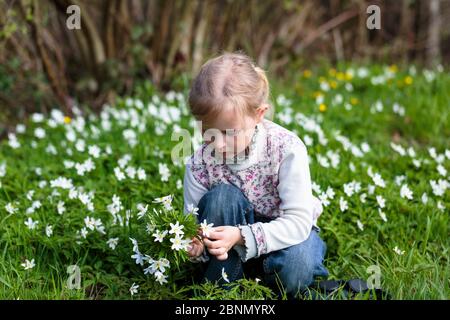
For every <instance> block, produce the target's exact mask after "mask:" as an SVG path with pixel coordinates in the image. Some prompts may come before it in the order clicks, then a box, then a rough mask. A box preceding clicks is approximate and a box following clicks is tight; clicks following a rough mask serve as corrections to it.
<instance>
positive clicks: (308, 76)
mask: <svg viewBox="0 0 450 320" xmlns="http://www.w3.org/2000/svg"><path fill="white" fill-rule="evenodd" d="M303 76H304V77H305V78H310V77H311V76H312V72H311V70H308V69H306V70H305V71H303Z"/></svg>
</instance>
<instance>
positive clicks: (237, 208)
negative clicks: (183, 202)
mask: <svg viewBox="0 0 450 320" xmlns="http://www.w3.org/2000/svg"><path fill="white" fill-rule="evenodd" d="M198 208H199V211H198V214H199V215H198V218H199V220H200V221H203V219H206V221H208V223H214V226H215V227H217V226H236V225H238V224H241V225H245V224H252V223H255V222H258V221H261V222H268V221H270V220H266V219H264V218H258V217H255V215H254V211H253V205H252V204H251V203H250V202H249V200H248V199H247V197H246V196H245V195H244V194H243V193H242V191H241V190H240V189H239V188H237V187H235V186H234V185H231V184H218V185H216V186H215V187H213V188H212V189H211V190H209V191H208V192H207V193H205V194H204V195H203V197H202V198H201V199H200V201H199V204H198ZM319 232H320V229H318V228H317V227H314V226H313V229H312V230H311V233H310V235H309V237H308V239H307V240H305V241H303V242H301V243H299V244H297V245H293V246H290V247H287V248H285V249H282V250H278V251H273V252H269V253H267V254H264V255H261V256H260V257H259V258H258V259H259V260H262V266H263V270H264V281H265V283H267V284H268V285H269V286H273V287H276V283H277V282H280V281H281V284H282V286H283V288H284V290H286V292H287V293H288V294H293V295H295V294H296V293H297V292H298V291H302V290H304V289H306V287H308V286H309V285H311V284H312V283H313V282H314V278H315V277H316V276H322V277H328V271H327V269H326V268H325V267H324V266H323V264H322V263H323V259H324V256H325V252H326V249H327V247H326V244H325V242H324V241H323V240H322V239H321V238H320V236H319V234H318V233H319ZM208 255H209V258H210V259H209V261H208V262H207V265H206V267H205V274H204V279H205V280H209V281H213V282H214V281H218V282H219V283H220V284H224V281H223V279H222V268H225V271H226V272H227V275H228V279H229V280H230V282H232V281H235V280H238V279H241V278H242V277H243V273H244V268H243V264H244V263H243V262H242V260H241V259H240V257H239V255H238V253H237V252H236V251H235V250H234V249H231V250H230V251H228V259H227V260H222V261H221V260H218V259H217V258H216V257H215V256H213V255H211V254H209V252H208ZM250 260H251V259H250ZM247 262H248V261H247ZM247 262H246V263H247ZM277 279H278V280H277Z"/></svg>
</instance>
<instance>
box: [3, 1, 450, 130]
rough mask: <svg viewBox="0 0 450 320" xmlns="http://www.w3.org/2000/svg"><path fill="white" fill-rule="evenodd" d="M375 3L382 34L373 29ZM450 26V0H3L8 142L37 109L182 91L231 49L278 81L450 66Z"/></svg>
mask: <svg viewBox="0 0 450 320" xmlns="http://www.w3.org/2000/svg"><path fill="white" fill-rule="evenodd" d="M372 4H375V5H378V6H379V7H380V8H381V29H380V30H369V29H368V28H367V27H366V20H367V18H368V16H369V15H368V13H367V12H366V9H367V7H368V6H369V5H372ZM70 5H78V6H79V7H80V9H81V29H80V30H69V29H68V28H67V26H66V20H67V18H68V17H69V14H68V13H67V8H68V7H69V6H70ZM449 19H450V1H449V0H398V1H388V0H378V1H366V0H320V1H318V0H301V1H300V0H282V1H280V0H248V1H244V0H214V1H213V0H190V1H182V0H148V1H144V0H96V1H88V0H0V135H1V136H2V137H3V136H5V135H6V133H7V130H8V128H9V127H10V126H12V125H13V124H14V123H15V122H16V121H17V120H18V119H22V118H23V117H25V116H26V115H27V114H29V113H31V112H44V113H45V112H46V111H47V110H49V109H51V108H54V107H59V108H61V109H62V110H63V111H64V112H65V113H66V114H68V115H70V114H71V109H72V107H73V106H74V105H78V104H80V102H83V104H85V105H87V106H88V107H89V108H92V109H93V110H100V109H101V107H102V106H103V105H104V104H105V103H112V102H113V101H114V99H115V97H116V96H118V95H125V94H131V93H132V92H133V88H135V87H136V84H137V83H139V82H143V81H150V82H151V83H152V85H153V86H155V87H156V88H158V89H160V90H163V91H165V90H169V89H179V88H180V87H181V86H182V85H184V86H186V83H187V81H188V80H189V77H191V76H192V75H193V74H195V72H196V71H198V69H199V67H200V66H201V64H202V63H203V62H204V61H205V60H206V59H208V58H209V57H211V56H214V55H216V54H218V53H220V52H221V51H223V50H227V51H235V50H243V51H244V52H245V53H247V54H248V55H250V56H252V57H254V59H255V61H256V62H257V63H258V64H259V65H260V66H262V67H263V68H265V69H266V70H268V71H269V72H270V76H271V77H277V78H283V77H285V76H287V75H289V74H292V73H295V72H296V71H298V70H299V69H300V68H302V67H303V66H305V65H306V66H309V67H310V68H311V64H312V63H323V62H326V63H327V64H336V63H339V62H340V61H356V62H358V63H369V62H382V63H389V64H391V63H397V64H408V63H412V62H413V63H415V64H418V65H426V66H432V65H434V64H437V63H446V62H448V61H449V58H450V29H449V28H447V27H446V25H447V22H446V21H448V20H449ZM181 75H183V76H181ZM180 79H181V81H180Z"/></svg>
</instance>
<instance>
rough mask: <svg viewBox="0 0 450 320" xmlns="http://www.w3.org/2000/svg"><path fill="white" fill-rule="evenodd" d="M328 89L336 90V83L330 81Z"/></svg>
mask: <svg viewBox="0 0 450 320" xmlns="http://www.w3.org/2000/svg"><path fill="white" fill-rule="evenodd" d="M330 87H331V88H333V89H336V87H337V82H336V81H334V80H332V81H330Z"/></svg>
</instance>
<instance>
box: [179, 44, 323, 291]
mask: <svg viewBox="0 0 450 320" xmlns="http://www.w3.org/2000/svg"><path fill="white" fill-rule="evenodd" d="M268 97H269V84H268V81H267V78H266V76H265V73H264V71H263V70H262V69H261V68H259V67H257V66H255V64H254V63H253V62H252V60H251V59H250V58H249V57H248V56H246V55H244V54H241V53H225V54H223V55H221V56H219V57H217V58H214V59H211V60H209V61H208V62H206V63H205V64H204V65H203V66H202V68H201V70H200V72H199V74H198V75H197V77H196V78H195V79H194V81H193V85H192V88H191V91H190V95H189V105H190V109H191V112H192V114H193V116H194V117H195V118H196V119H197V120H198V121H200V124H201V127H202V128H201V129H202V134H203V138H204V141H205V142H204V143H203V144H202V145H201V147H200V148H199V149H198V150H196V151H195V152H194V154H193V155H192V156H191V158H190V159H189V161H188V163H187V164H186V171H185V176H184V212H185V213H188V212H192V209H193V208H195V207H197V208H198V220H199V221H200V222H205V220H206V222H205V223H206V224H213V227H210V229H209V232H206V234H203V236H204V237H203V241H200V240H199V239H197V238H194V239H193V240H192V242H191V246H190V248H191V249H190V251H189V255H190V256H191V257H192V258H197V259H201V261H202V262H204V263H206V267H205V270H206V271H205V275H204V277H205V279H207V280H210V281H219V283H223V281H226V280H229V281H234V280H237V279H239V278H242V277H243V270H244V269H243V264H244V263H246V262H248V261H249V260H250V259H259V261H262V267H263V270H264V280H265V282H266V283H267V284H269V285H275V284H276V281H281V284H282V286H283V288H284V289H285V290H286V291H287V292H288V294H294V295H295V294H296V293H297V292H298V291H299V290H303V289H305V288H306V287H307V286H309V285H310V284H312V282H313V280H314V278H315V277H316V276H323V277H327V276H328V271H327V269H326V268H325V267H324V266H323V264H322V263H323V258H324V255H325V252H326V244H325V243H324V242H323V240H322V239H321V238H320V237H319V235H318V233H319V232H320V229H319V228H318V227H317V219H318V217H319V215H320V214H321V212H322V206H321V203H320V201H319V200H318V199H317V198H315V197H314V196H313V195H312V190H311V178H310V172H309V165H308V155H307V150H306V147H305V145H304V144H303V142H302V141H301V140H300V138H298V137H297V136H296V135H295V134H294V133H292V132H291V131H289V130H287V129H285V128H283V127H281V126H279V125H278V124H275V123H274V122H272V121H270V120H268V119H266V118H265V115H267V114H268V112H269V111H271V110H270V109H271V107H270V104H269V101H268ZM202 258H203V259H202ZM277 279H278V280H277Z"/></svg>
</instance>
